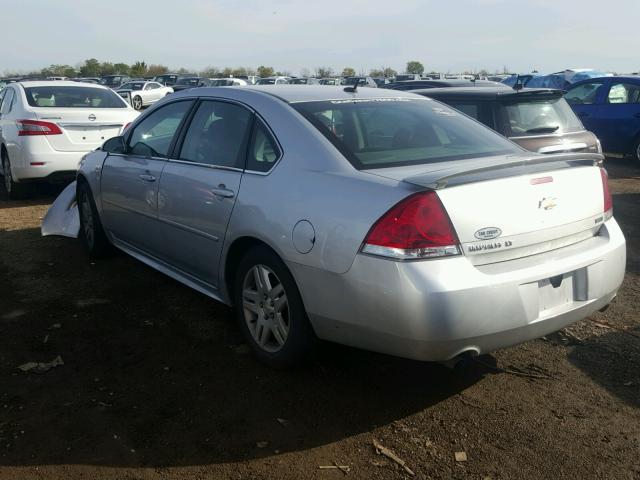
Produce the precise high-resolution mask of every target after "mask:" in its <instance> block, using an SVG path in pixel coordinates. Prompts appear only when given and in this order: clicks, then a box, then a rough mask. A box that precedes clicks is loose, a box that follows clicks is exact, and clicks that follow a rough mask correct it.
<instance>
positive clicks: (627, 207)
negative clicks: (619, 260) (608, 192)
mask: <svg viewBox="0 0 640 480" xmlns="http://www.w3.org/2000/svg"><path fill="white" fill-rule="evenodd" d="M639 210H640V193H618V194H614V195H613V215H614V217H615V218H616V220H617V221H618V223H619V224H620V228H622V231H623V233H624V236H625V239H626V241H627V272H632V273H640V256H639V252H640V225H639V224H638V222H637V221H636V219H637V217H638V211H639Z"/></svg>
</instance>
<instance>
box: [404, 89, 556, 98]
mask: <svg viewBox="0 0 640 480" xmlns="http://www.w3.org/2000/svg"><path fill="white" fill-rule="evenodd" d="M411 92H413V93H416V94H418V95H423V96H427V97H434V98H444V97H456V98H474V99H482V100H499V99H510V100H511V99H513V98H514V97H531V96H536V97H538V96H541V97H542V96H549V97H559V96H561V95H562V91H561V90H556V89H553V88H523V89H521V90H514V89H512V88H504V87H483V88H477V87H449V88H423V89H419V90H411Z"/></svg>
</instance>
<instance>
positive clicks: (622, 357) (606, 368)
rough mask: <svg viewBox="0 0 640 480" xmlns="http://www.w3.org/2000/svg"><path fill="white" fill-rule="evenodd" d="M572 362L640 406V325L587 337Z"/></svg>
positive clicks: (571, 354) (574, 351) (616, 392)
mask: <svg viewBox="0 0 640 480" xmlns="http://www.w3.org/2000/svg"><path fill="white" fill-rule="evenodd" d="M569 361H570V362H571V363H572V364H573V365H575V366H576V367H578V368H579V369H580V370H582V371H583V372H584V373H586V374H587V375H588V376H589V377H590V378H591V379H593V380H594V381H595V382H596V383H598V384H599V385H600V386H602V387H603V388H605V389H606V390H607V391H609V392H610V393H611V394H613V395H615V396H616V397H618V398H620V399H622V400H623V401H625V402H626V403H628V404H629V405H632V406H634V407H640V327H638V326H636V327H633V328H629V329H628V330H611V331H610V333H607V334H604V335H599V336H594V337H592V338H590V339H588V340H585V341H583V343H582V344H581V345H580V346H578V347H575V348H574V349H573V350H572V351H571V353H570V354H569Z"/></svg>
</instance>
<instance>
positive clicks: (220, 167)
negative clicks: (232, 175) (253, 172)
mask: <svg viewBox="0 0 640 480" xmlns="http://www.w3.org/2000/svg"><path fill="white" fill-rule="evenodd" d="M167 162H169V163H180V164H183V165H194V166H196V167H205V168H212V169H214V170H229V171H232V172H242V171H243V170H242V169H241V168H238V167H227V166H225V165H212V164H210V163H199V162H191V161H189V160H180V159H178V158H169V159H167Z"/></svg>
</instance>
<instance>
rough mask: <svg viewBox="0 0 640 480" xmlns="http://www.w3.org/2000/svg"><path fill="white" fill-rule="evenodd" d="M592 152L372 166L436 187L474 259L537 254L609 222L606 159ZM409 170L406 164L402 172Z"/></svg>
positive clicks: (578, 238) (466, 251) (491, 260)
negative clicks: (602, 166)
mask: <svg viewBox="0 0 640 480" xmlns="http://www.w3.org/2000/svg"><path fill="white" fill-rule="evenodd" d="M601 159H602V157H601V156H599V155H589V154H581V155H576V154H566V155H545V156H541V155H537V156H532V157H527V156H525V157H524V158H523V157H520V156H516V157H501V158H497V157H492V158H491V159H481V160H479V161H474V160H471V161H469V160H465V161H463V162H456V163H459V165H450V164H449V165H447V166H446V167H445V168H439V167H436V168H435V169H432V170H430V171H425V170H427V169H429V167H433V165H431V166H430V165H422V166H421V168H422V170H423V172H421V173H418V172H417V169H416V167H415V166H412V167H397V168H391V169H379V170H376V171H371V170H370V171H368V172H369V173H375V174H378V175H383V176H387V177H390V178H394V179H396V180H400V181H404V182H409V183H413V184H415V185H419V186H423V187H428V188H432V189H436V190H437V193H438V196H439V197H440V200H441V201H442V204H443V205H444V207H445V209H446V211H447V213H448V214H449V217H450V218H451V222H452V223H453V226H454V228H455V231H456V233H457V235H458V238H459V240H460V243H461V246H462V249H463V251H464V254H465V255H466V256H467V257H468V258H469V259H470V261H471V262H472V263H473V264H476V265H483V264H489V263H495V262H500V261H506V260H511V259H515V258H520V257H525V256H529V255H535V254H538V253H543V252H546V251H550V250H555V249H557V248H562V247H564V246H567V245H570V244H573V243H577V242H579V241H582V240H586V239H587V238H590V237H592V236H594V235H596V234H597V232H598V230H599V228H600V226H601V225H602V223H603V222H604V220H605V218H604V215H603V189H602V178H601V175H600V169H599V164H600V161H601ZM403 170H404V172H403Z"/></svg>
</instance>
